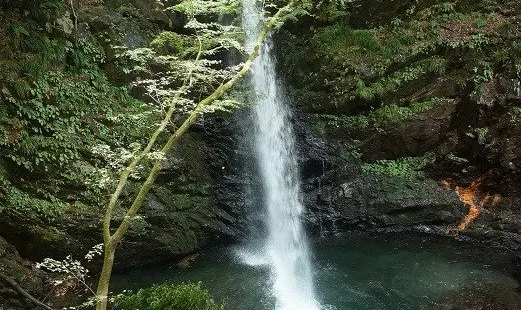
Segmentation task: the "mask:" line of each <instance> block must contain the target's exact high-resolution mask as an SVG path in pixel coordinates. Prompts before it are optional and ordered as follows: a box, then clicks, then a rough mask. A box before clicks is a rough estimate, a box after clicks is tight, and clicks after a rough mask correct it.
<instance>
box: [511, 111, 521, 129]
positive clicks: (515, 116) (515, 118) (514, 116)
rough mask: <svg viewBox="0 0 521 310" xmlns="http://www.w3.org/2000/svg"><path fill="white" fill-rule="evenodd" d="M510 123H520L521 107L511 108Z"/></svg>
mask: <svg viewBox="0 0 521 310" xmlns="http://www.w3.org/2000/svg"><path fill="white" fill-rule="evenodd" d="M508 114H509V115H510V123H512V124H513V125H517V124H518V123H519V122H520V121H521V107H512V109H511V110H510V112H509V113H508Z"/></svg>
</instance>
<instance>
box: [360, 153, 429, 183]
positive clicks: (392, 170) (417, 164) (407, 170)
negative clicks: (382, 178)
mask: <svg viewBox="0 0 521 310" xmlns="http://www.w3.org/2000/svg"><path fill="white" fill-rule="evenodd" d="M435 159H436V158H435V156H434V155H433V154H430V153H427V154H425V155H424V156H422V157H402V158H398V159H396V160H389V159H383V160H377V161H376V162H375V163H370V164H369V163H366V164H363V165H362V171H364V172H365V173H373V174H383V175H388V176H391V177H396V178H405V179H408V178H422V177H423V176H424V171H423V169H425V167H426V166H427V165H429V164H431V163H433V162H434V160H435Z"/></svg>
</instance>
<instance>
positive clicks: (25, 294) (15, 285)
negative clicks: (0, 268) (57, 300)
mask: <svg viewBox="0 0 521 310" xmlns="http://www.w3.org/2000/svg"><path fill="white" fill-rule="evenodd" d="M0 279H2V280H4V282H6V283H7V284H9V285H10V286H11V287H12V288H13V289H14V290H15V291H17V292H18V293H19V294H20V295H22V296H23V297H25V298H27V299H28V300H29V301H30V302H31V303H33V304H34V305H36V306H38V307H40V308H43V309H45V310H54V309H53V308H51V307H49V306H47V305H46V304H44V303H43V302H41V301H39V300H38V299H36V298H34V297H33V296H31V294H29V293H28V292H27V291H26V290H24V289H23V288H22V287H21V286H20V285H18V283H16V281H15V280H13V279H12V278H11V277H9V276H8V275H6V274H5V273H3V272H0Z"/></svg>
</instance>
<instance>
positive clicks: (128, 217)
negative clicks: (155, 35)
mask: <svg viewBox="0 0 521 310" xmlns="http://www.w3.org/2000/svg"><path fill="white" fill-rule="evenodd" d="M290 5H291V4H289V5H287V6H285V7H283V8H281V9H279V10H278V11H277V13H276V14H275V15H274V16H273V17H272V18H270V20H269V22H268V23H266V25H264V27H263V29H262V31H261V33H260V34H259V36H258V38H257V41H256V42H255V45H254V47H253V50H252V52H251V53H250V55H249V56H248V58H247V59H246V61H245V62H244V64H243V65H242V68H241V70H240V71H239V72H238V73H237V74H236V75H235V76H234V77H233V78H232V79H230V80H229V81H228V82H226V83H225V84H221V85H220V86H219V87H218V88H217V89H216V90H215V91H214V92H213V93H212V94H210V95H209V96H208V97H206V98H205V99H203V100H201V101H200V102H199V103H198V104H197V106H196V107H195V109H194V110H193V111H192V113H190V115H189V116H188V118H187V119H186V120H185V121H184V122H183V124H182V125H181V126H180V127H179V128H178V129H177V130H176V131H175V132H174V133H173V134H172V135H171V136H170V138H169V139H168V141H167V142H166V144H165V145H164V146H163V148H162V149H161V152H162V153H163V154H166V153H168V151H170V150H171V149H172V147H173V146H174V145H175V144H176V143H177V142H178V141H179V139H180V138H181V137H182V136H183V134H184V133H185V132H186V131H187V130H188V128H190V126H192V125H193V124H194V123H195V122H196V121H197V119H198V118H199V116H201V114H203V111H204V108H205V107H206V106H208V105H211V104H212V103H213V102H215V100H217V99H219V98H220V97H222V96H223V95H224V94H225V93H226V92H227V91H229V90H230V89H231V88H232V87H233V86H235V85H236V84H237V83H238V82H239V81H240V80H241V79H242V78H243V77H244V76H245V75H246V73H248V71H249V69H250V68H251V66H252V65H253V62H254V61H255V58H257V56H258V55H259V53H260V48H261V45H262V43H263V42H264V40H265V39H266V37H267V36H268V33H269V31H270V30H271V28H273V26H275V24H276V23H277V22H278V21H279V19H280V18H281V16H282V15H283V14H284V13H285V12H287V11H288V9H289V7H290ZM164 161H165V159H164V158H160V159H158V160H156V162H155V163H154V166H153V167H152V169H151V170H150V173H149V175H148V177H147V179H146V180H145V182H144V183H143V185H141V188H140V190H139V192H138V194H137V196H136V198H135V199H134V202H133V203H132V205H131V206H130V208H129V209H128V211H127V212H126V214H125V216H124V218H123V221H122V222H121V224H120V226H119V227H118V229H117V230H116V232H115V233H114V235H113V240H114V241H115V242H119V241H121V239H123V236H124V235H125V233H126V231H127V230H128V228H129V226H130V222H131V221H132V219H133V218H134V216H136V214H137V212H138V211H139V208H140V207H141V204H142V203H143V202H144V201H145V199H146V196H147V194H148V192H149V191H150V189H151V188H152V185H153V184H154V182H155V180H156V178H157V176H158V175H159V172H160V171H161V167H162V165H163V163H164Z"/></svg>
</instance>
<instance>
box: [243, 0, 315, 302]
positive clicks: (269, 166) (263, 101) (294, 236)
mask: <svg viewBox="0 0 521 310" xmlns="http://www.w3.org/2000/svg"><path fill="white" fill-rule="evenodd" d="M260 16H261V15H260V12H259V9H258V8H257V1H256V0H243V16H242V20H243V27H244V30H245V31H246V43H247V47H248V48H251V47H252V46H253V44H254V43H255V40H256V38H257V36H258V35H259V33H260V30H261V23H260ZM271 49H272V41H271V38H269V37H268V38H267V40H266V42H265V44H264V47H263V49H262V51H261V53H260V55H259V57H258V59H257V60H256V61H255V63H254V65H253V68H252V77H251V83H252V86H253V88H254V90H255V93H256V103H255V105H254V108H253V109H254V119H255V121H254V122H255V149H256V153H257V158H258V165H259V168H260V174H261V179H262V182H263V186H264V197H265V198H264V203H265V205H266V210H267V216H266V225H267V240H266V242H265V247H266V248H265V249H264V251H261V252H263V253H265V257H263V258H262V259H260V260H259V258H258V257H257V258H255V260H254V261H251V262H250V263H252V264H258V262H259V261H265V262H267V264H269V266H270V269H271V272H272V276H273V295H274V297H275V299H276V303H277V304H276V309H277V310H317V309H319V306H318V302H317V301H316V298H315V296H314V289H313V281H312V276H311V266H310V258H309V252H308V244H307V240H306V235H305V232H304V229H303V227H302V223H301V214H302V212H303V205H302V197H301V195H300V184H299V174H298V166H297V162H296V159H295V157H296V154H295V142H294V136H293V131H292V129H291V123H290V121H289V116H290V113H289V111H288V110H287V108H286V107H285V106H284V100H283V98H282V94H281V90H280V88H279V85H278V83H277V78H276V74H275V64H274V61H273V59H272V56H271Z"/></svg>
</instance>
